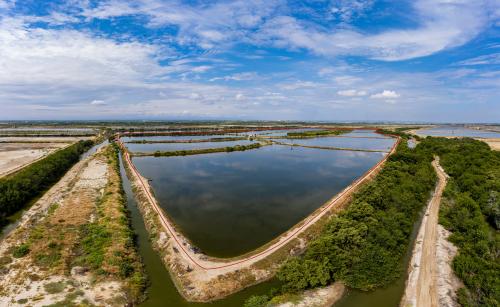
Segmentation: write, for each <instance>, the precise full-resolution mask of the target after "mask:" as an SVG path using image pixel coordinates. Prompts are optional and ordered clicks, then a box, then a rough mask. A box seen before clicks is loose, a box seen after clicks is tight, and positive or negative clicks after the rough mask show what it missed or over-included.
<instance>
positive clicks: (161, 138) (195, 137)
mask: <svg viewBox="0 0 500 307" xmlns="http://www.w3.org/2000/svg"><path fill="white" fill-rule="evenodd" d="M226 137H237V135H235V134H224V135H222V134H213V135H151V136H150V135H146V136H124V137H122V138H121V140H122V141H123V142H125V143H127V142H131V141H143V140H146V141H154V142H158V141H188V140H202V141H203V140H207V139H213V138H226Z"/></svg>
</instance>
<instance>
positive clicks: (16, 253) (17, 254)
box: [12, 244, 30, 258]
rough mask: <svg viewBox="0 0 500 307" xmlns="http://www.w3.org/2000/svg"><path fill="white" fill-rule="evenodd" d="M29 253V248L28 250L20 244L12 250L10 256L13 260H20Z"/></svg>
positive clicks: (26, 245)
mask: <svg viewBox="0 0 500 307" xmlns="http://www.w3.org/2000/svg"><path fill="white" fill-rule="evenodd" d="M29 252H30V248H29V246H28V244H21V245H19V246H17V247H15V248H14V250H13V251H12V256H13V257H14V258H21V257H24V256H26V255H27V254H28V253H29Z"/></svg>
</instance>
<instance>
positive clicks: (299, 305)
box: [276, 282, 345, 307]
mask: <svg viewBox="0 0 500 307" xmlns="http://www.w3.org/2000/svg"><path fill="white" fill-rule="evenodd" d="M344 291H345V286H344V285H343V284H342V283H340V282H336V283H334V284H332V285H330V286H328V287H324V288H318V289H314V290H307V291H304V292H303V293H302V294H301V295H300V298H299V299H298V300H294V302H286V303H281V304H278V305H276V307H330V306H333V305H334V304H335V302H337V301H338V300H339V299H340V298H341V297H342V295H343V294H344Z"/></svg>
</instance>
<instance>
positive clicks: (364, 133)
mask: <svg viewBox="0 0 500 307" xmlns="http://www.w3.org/2000/svg"><path fill="white" fill-rule="evenodd" d="M341 136H344V137H355V138H385V139H392V137H390V136H387V135H383V134H380V133H376V132H375V131H374V130H365V129H355V130H352V131H349V132H347V133H344V134H342V135H341Z"/></svg>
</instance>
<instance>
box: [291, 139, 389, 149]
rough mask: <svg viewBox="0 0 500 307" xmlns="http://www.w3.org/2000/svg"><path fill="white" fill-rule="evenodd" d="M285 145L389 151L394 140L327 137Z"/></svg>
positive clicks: (298, 140) (296, 140) (295, 140)
mask: <svg viewBox="0 0 500 307" xmlns="http://www.w3.org/2000/svg"><path fill="white" fill-rule="evenodd" d="M287 143H293V144H299V145H306V146H320V147H337V148H351V149H366V150H383V151H389V150H390V149H391V147H392V145H393V144H394V139H392V138H352V137H336V136H332V137H329V136H327V137H318V138H311V139H288V140H287Z"/></svg>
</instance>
